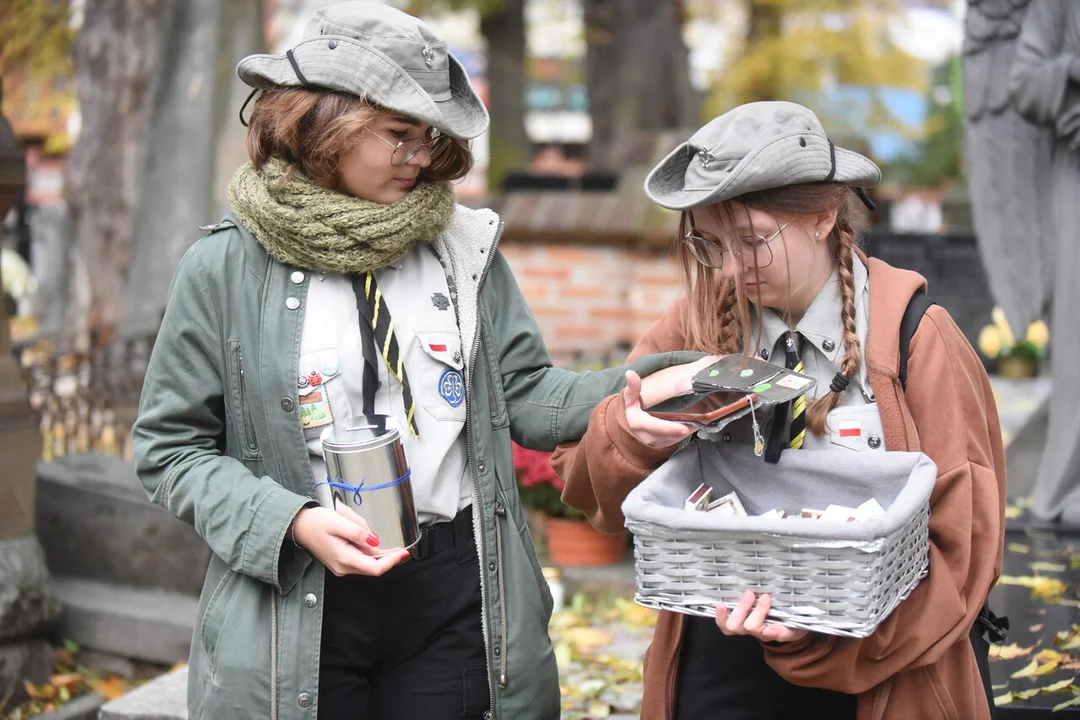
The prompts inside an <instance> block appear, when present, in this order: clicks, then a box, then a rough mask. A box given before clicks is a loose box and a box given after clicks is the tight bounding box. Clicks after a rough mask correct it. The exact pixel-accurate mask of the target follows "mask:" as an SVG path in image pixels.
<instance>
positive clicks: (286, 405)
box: [281, 397, 293, 412]
mask: <svg viewBox="0 0 1080 720" xmlns="http://www.w3.org/2000/svg"><path fill="white" fill-rule="evenodd" d="M281 409H282V410H284V411H285V412H292V411H293V401H292V398H291V397H283V398H281Z"/></svg>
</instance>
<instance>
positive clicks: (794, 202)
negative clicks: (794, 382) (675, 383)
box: [676, 183, 866, 435]
mask: <svg viewBox="0 0 1080 720" xmlns="http://www.w3.org/2000/svg"><path fill="white" fill-rule="evenodd" d="M734 202H738V203H741V204H742V205H745V206H746V207H750V208H754V209H756V210H761V211H763V212H767V213H769V214H770V215H779V216H798V215H813V214H815V213H820V212H824V211H829V210H832V209H833V208H836V211H837V212H836V224H835V225H834V226H833V229H832V231H831V232H830V233H829V236H828V238H827V241H828V242H827V245H828V252H829V256H830V257H831V259H832V260H833V262H835V263H836V266H837V268H838V270H839V275H840V293H841V298H842V300H843V307H842V308H841V311H840V316H841V319H842V321H843V324H844V351H845V352H844V358H843V360H842V362H841V366H840V372H841V373H842V374H843V375H844V376H845V377H847V378H851V377H854V375H855V373H856V372H858V369H859V364H860V362H861V361H862V347H861V345H860V343H859V336H858V335H857V334H856V333H855V275H854V270H853V263H854V258H853V255H854V250H853V248H854V247H856V246H857V245H858V235H859V233H860V232H861V231H862V230H863V229H865V227H866V219H865V215H864V213H862V212H861V211H860V209H859V207H860V206H859V202H858V200H857V198H856V197H855V195H854V193H852V192H851V190H850V189H849V188H848V187H847V186H846V185H841V184H839V183H808V184H803V185H789V186H786V187H780V188H774V189H770V190H762V191H759V192H753V193H747V194H745V195H742V196H740V197H738V198H735V199H733V200H729V201H727V202H724V203H721V204H719V205H714V206H713V207H712V208H711V209H712V210H713V211H714V212H716V213H717V217H718V219H719V220H720V224H721V227H734V225H735V222H736V221H735V210H734V208H733V207H732V203H734ZM725 218H726V222H725ZM690 221H691V218H690V217H689V212H684V213H683V216H682V220H681V222H680V223H679V236H678V239H677V241H676V245H677V251H676V255H677V257H678V258H679V261H680V264H681V265H682V270H683V279H684V281H685V283H686V285H687V289H688V294H689V300H690V307H689V313H688V315H689V328H688V329H689V340H690V342H691V347H693V348H695V349H698V350H703V351H705V352H708V353H714V354H722V355H730V354H733V353H737V352H739V350H740V346H741V349H742V352H743V354H744V355H745V356H747V357H749V356H751V355H753V354H754V348H755V347H756V346H757V342H758V341H760V333H761V327H760V325H761V324H760V323H759V324H758V325H759V327H758V334H759V337H758V338H757V340H756V341H755V339H754V338H752V337H751V334H750V333H751V331H750V308H749V303H748V300H747V298H746V296H745V293H744V292H743V290H742V287H741V286H742V283H740V282H730V281H728V280H726V279H724V278H723V277H722V276H721V275H720V271H719V270H713V269H711V268H707V267H705V266H704V265H702V264H701V263H699V262H697V261H696V260H695V259H694V257H693V255H691V254H690V252H689V250H688V249H687V247H686V244H685V243H683V242H682V238H683V237H684V236H685V234H686V231H687V229H689V227H690ZM730 234H731V233H724V235H725V236H727V235H730ZM778 239H781V240H782V239H783V233H782V232H781V234H780V238H778ZM721 241H722V242H724V243H725V244H728V243H730V242H731V239H730V238H729V237H723V238H721ZM773 242H776V240H774V241H773ZM740 266H741V264H740ZM740 272H741V271H740ZM718 297H719V298H720V304H719V306H717V305H716V298H718ZM839 399H840V394H839V393H836V392H832V391H831V390H830V391H829V392H828V393H827V394H825V395H823V396H822V397H820V398H818V399H817V400H816V401H814V403H813V404H812V405H811V406H810V407H809V409H808V410H807V413H806V426H807V427H808V428H809V429H810V430H811V432H813V433H814V434H816V435H821V434H823V433H824V432H825V420H826V417H827V416H828V414H829V411H830V410H832V409H833V408H834V407H836V403H837V402H838V401H839Z"/></svg>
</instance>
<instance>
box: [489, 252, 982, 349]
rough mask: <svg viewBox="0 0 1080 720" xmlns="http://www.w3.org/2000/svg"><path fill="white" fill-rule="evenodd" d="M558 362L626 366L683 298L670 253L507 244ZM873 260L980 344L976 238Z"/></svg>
mask: <svg viewBox="0 0 1080 720" xmlns="http://www.w3.org/2000/svg"><path fill="white" fill-rule="evenodd" d="M501 249H502V252H503V254H504V255H505V256H506V259H507V262H509V264H510V267H511V268H512V269H513V271H514V275H515V276H516V277H517V280H518V284H519V285H520V286H521V290H522V293H523V294H524V296H525V299H526V300H527V301H528V303H529V307H530V308H531V309H532V311H533V314H534V315H535V316H536V320H537V323H538V324H539V326H540V330H541V332H542V333H543V335H544V340H545V341H546V343H547V345H548V350H549V351H550V352H551V356H552V359H553V360H554V362H555V364H556V365H562V366H566V367H575V366H576V367H582V366H596V365H609V364H618V363H620V362H622V361H623V359H624V358H625V356H626V354H627V353H628V352H629V350H630V348H631V347H633V345H634V344H635V343H636V342H637V340H638V339H639V338H640V337H641V335H642V334H643V333H644V332H645V331H646V330H647V329H648V328H649V326H650V325H651V324H652V323H653V322H654V321H655V320H657V319H658V318H659V317H660V316H661V315H662V314H663V313H664V311H665V310H666V309H667V308H668V306H669V305H670V304H671V303H672V302H674V301H675V300H676V299H677V298H679V297H680V296H681V295H682V286H681V283H680V277H679V273H678V268H677V266H676V265H675V263H674V262H672V261H671V259H669V257H668V255H667V252H666V251H661V250H649V249H641V248H629V247H625V246H605V245H589V246H567V245H543V244H536V243H532V242H527V243H526V242H516V241H511V240H506V241H504V242H503V244H502V245H501ZM867 251H868V252H869V253H870V254H871V255H876V256H878V257H881V258H882V259H884V260H885V261H887V262H889V263H892V264H893V265H896V266H898V267H903V268H908V269H911V270H915V271H916V272H919V273H921V274H922V275H923V276H925V277H926V278H927V280H928V281H929V283H930V295H931V297H933V298H934V300H935V301H937V302H938V303H939V304H941V305H942V306H944V307H945V308H946V309H947V310H949V312H950V313H951V314H952V315H953V317H954V318H955V319H956V322H957V324H958V325H959V326H960V328H961V329H962V330H963V331H964V333H965V335H967V337H968V339H969V340H970V341H971V342H972V343H974V342H975V338H976V337H977V335H978V332H979V328H980V327H982V325H984V324H986V323H987V322H988V321H989V317H990V310H991V308H992V307H993V299H992V297H991V295H990V289H989V287H988V285H987V280H986V274H985V271H984V270H983V266H982V261H981V259H980V256H979V251H978V246H977V244H976V242H975V238H974V236H972V235H896V234H892V233H888V232H878V233H875V235H874V236H873V238H872V239H871V241H869V242H868V243H867Z"/></svg>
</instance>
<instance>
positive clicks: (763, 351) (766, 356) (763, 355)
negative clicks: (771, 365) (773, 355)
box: [761, 348, 769, 360]
mask: <svg viewBox="0 0 1080 720" xmlns="http://www.w3.org/2000/svg"><path fill="white" fill-rule="evenodd" d="M761 359H762V360H768V359H769V349H768V348H761Z"/></svg>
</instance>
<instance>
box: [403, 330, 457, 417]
mask: <svg viewBox="0 0 1080 720" xmlns="http://www.w3.org/2000/svg"><path fill="white" fill-rule="evenodd" d="M416 342H417V343H419V345H420V349H421V350H423V352H424V355H426V357H425V358H421V361H420V362H418V363H416V365H415V366H414V367H416V368H417V369H418V370H419V373H418V377H417V378H416V379H415V380H414V379H413V378H412V377H410V378H409V381H410V384H411V385H412V388H413V396H414V397H416V396H419V397H420V398H422V400H421V403H422V404H423V406H424V410H426V411H427V413H428V414H429V415H431V417H433V418H435V419H436V420H439V421H441V422H459V423H464V422H465V407H466V399H465V374H464V373H463V372H462V371H463V369H464V367H465V363H464V360H463V358H462V356H461V336H460V335H458V334H457V333H454V332H447V331H444V330H429V331H424V330H418V331H417V333H416ZM433 391H434V392H433Z"/></svg>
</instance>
